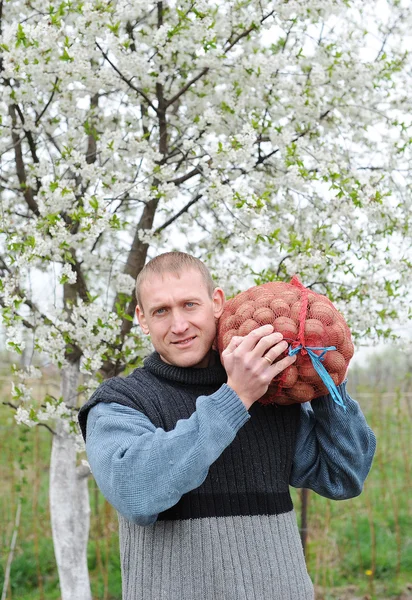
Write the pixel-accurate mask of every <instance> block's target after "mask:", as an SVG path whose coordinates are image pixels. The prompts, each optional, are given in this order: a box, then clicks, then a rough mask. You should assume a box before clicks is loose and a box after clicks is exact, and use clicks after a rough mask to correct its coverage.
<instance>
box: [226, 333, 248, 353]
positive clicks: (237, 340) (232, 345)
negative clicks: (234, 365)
mask: <svg viewBox="0 0 412 600" xmlns="http://www.w3.org/2000/svg"><path fill="white" fill-rule="evenodd" d="M242 340H244V337H243V336H241V335H234V336H233V337H232V339H231V340H230V342H229V344H228V346H227V347H226V348H225V349H224V350H223V352H222V356H226V355H227V354H231V352H233V351H234V350H236V348H237V347H238V346H239V345H240V344H241V343H242Z"/></svg>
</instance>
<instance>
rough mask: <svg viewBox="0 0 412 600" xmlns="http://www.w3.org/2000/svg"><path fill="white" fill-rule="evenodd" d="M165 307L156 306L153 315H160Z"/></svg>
mask: <svg viewBox="0 0 412 600" xmlns="http://www.w3.org/2000/svg"><path fill="white" fill-rule="evenodd" d="M165 310H166V309H165V308H158V309H157V310H155V315H162V314H163V313H164V312H165Z"/></svg>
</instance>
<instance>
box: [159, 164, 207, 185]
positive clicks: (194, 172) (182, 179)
mask: <svg viewBox="0 0 412 600" xmlns="http://www.w3.org/2000/svg"><path fill="white" fill-rule="evenodd" d="M201 174H202V171H201V170H200V169H199V167H195V168H194V169H192V170H191V171H189V173H186V175H182V176H181V177H177V178H176V179H170V180H169V181H168V182H167V183H174V184H175V185H180V184H181V183H184V182H185V181H187V180H188V179H191V178H192V177H194V176H195V175H201Z"/></svg>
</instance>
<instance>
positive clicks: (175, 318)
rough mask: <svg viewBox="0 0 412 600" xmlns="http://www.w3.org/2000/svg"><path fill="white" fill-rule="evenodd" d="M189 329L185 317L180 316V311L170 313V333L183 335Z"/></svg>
mask: <svg viewBox="0 0 412 600" xmlns="http://www.w3.org/2000/svg"><path fill="white" fill-rule="evenodd" d="M188 327H189V324H188V322H187V318H186V315H184V314H182V313H181V312H180V311H175V312H173V313H172V327H171V329H172V332H173V333H176V334H181V333H184V332H185V331H186V330H187V329H188Z"/></svg>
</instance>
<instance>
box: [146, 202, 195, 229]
mask: <svg viewBox="0 0 412 600" xmlns="http://www.w3.org/2000/svg"><path fill="white" fill-rule="evenodd" d="M200 198H202V194H197V195H196V196H195V197H194V198H192V200H190V202H188V203H187V204H186V205H185V206H184V207H183V208H182V209H181V210H179V212H177V213H176V214H175V215H173V217H170V219H168V220H167V221H166V222H165V223H163V225H160V227H158V228H157V229H156V230H155V231H154V235H158V234H159V233H160V232H161V231H163V229H166V227H169V225H171V224H172V223H173V222H174V221H176V220H177V219H178V218H179V217H181V216H182V215H183V214H184V213H186V212H187V211H188V210H189V208H190V207H191V206H193V204H196V202H198V201H199V200H200Z"/></svg>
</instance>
